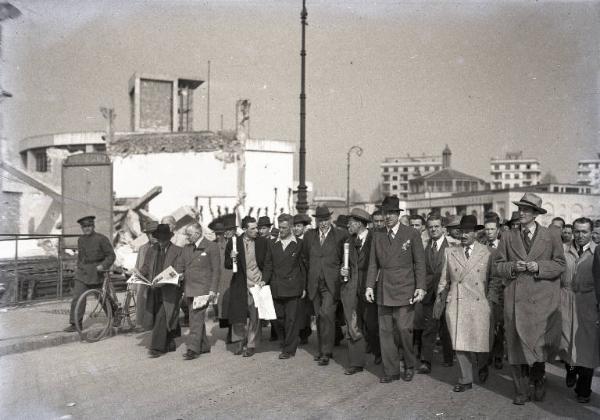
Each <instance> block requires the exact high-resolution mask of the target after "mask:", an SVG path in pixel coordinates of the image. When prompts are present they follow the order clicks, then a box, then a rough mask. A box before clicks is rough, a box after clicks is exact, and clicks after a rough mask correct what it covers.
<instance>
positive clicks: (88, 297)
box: [75, 289, 112, 343]
mask: <svg viewBox="0 0 600 420" xmlns="http://www.w3.org/2000/svg"><path fill="white" fill-rule="evenodd" d="M75 313H76V314H79V317H78V319H77V320H76V322H75V328H76V329H77V332H78V333H79V336H80V337H81V340H82V341H87V342H90V343H93V342H95V341H98V340H101V339H102V338H103V337H104V336H105V335H106V333H107V332H108V330H109V329H110V327H111V325H112V308H111V306H110V302H109V300H108V299H107V298H106V297H104V296H103V295H102V292H101V291H100V290H96V289H93V290H88V291H87V292H85V293H84V294H82V295H81V296H80V297H79V300H77V305H76V306H75Z"/></svg>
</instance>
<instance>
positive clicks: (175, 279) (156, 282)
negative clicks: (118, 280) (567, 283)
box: [127, 266, 179, 287]
mask: <svg viewBox="0 0 600 420" xmlns="http://www.w3.org/2000/svg"><path fill="white" fill-rule="evenodd" d="M132 272H133V274H132V275H131V277H130V278H129V280H127V283H129V284H143V285H144V286H150V287H160V286H164V285H165V284H171V285H173V286H178V285H179V274H178V273H177V271H175V269H174V268H173V267H172V266H168V267H167V268H165V269H164V270H163V271H161V272H160V273H159V274H158V275H157V276H156V277H154V278H153V279H152V281H150V280H148V279H147V278H146V277H144V276H143V274H142V273H140V272H139V271H138V270H137V269H135V268H134V269H133V270H132Z"/></svg>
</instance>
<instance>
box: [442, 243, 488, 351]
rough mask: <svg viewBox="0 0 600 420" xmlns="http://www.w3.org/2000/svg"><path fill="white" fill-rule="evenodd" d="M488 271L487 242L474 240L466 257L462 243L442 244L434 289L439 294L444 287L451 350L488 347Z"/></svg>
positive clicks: (483, 348) (484, 348) (486, 349)
mask: <svg viewBox="0 0 600 420" xmlns="http://www.w3.org/2000/svg"><path fill="white" fill-rule="evenodd" d="M489 271H490V251H489V250H488V248H487V246H485V245H482V244H480V243H478V242H475V243H474V244H473V250H472V251H471V255H470V257H469V258H468V259H467V257H466V256H465V251H464V247H462V246H452V247H447V248H446V250H445V257H444V262H443V266H442V273H441V276H440V282H439V285H438V289H437V292H438V294H440V293H441V292H442V291H443V290H444V289H446V288H448V295H447V297H446V324H447V325H448V330H449V332H450V338H451V340H452V347H453V348H454V350H457V351H467V352H477V353H487V352H489V351H490V339H489V335H490V312H491V309H490V305H489V303H488V299H487V287H488V274H489Z"/></svg>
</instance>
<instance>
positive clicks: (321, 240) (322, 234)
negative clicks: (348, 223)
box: [320, 232, 325, 245]
mask: <svg viewBox="0 0 600 420" xmlns="http://www.w3.org/2000/svg"><path fill="white" fill-rule="evenodd" d="M320 242H321V245H323V242H325V234H324V233H323V232H321V238H320Z"/></svg>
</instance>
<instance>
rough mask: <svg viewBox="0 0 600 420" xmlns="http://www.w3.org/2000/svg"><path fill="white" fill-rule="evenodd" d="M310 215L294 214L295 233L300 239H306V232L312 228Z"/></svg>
mask: <svg viewBox="0 0 600 420" xmlns="http://www.w3.org/2000/svg"><path fill="white" fill-rule="evenodd" d="M310 222H311V220H310V216H309V215H308V214H296V215H294V228H293V231H294V235H295V236H296V238H298V239H304V233H305V232H306V231H307V230H308V229H310V227H309V226H310Z"/></svg>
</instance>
